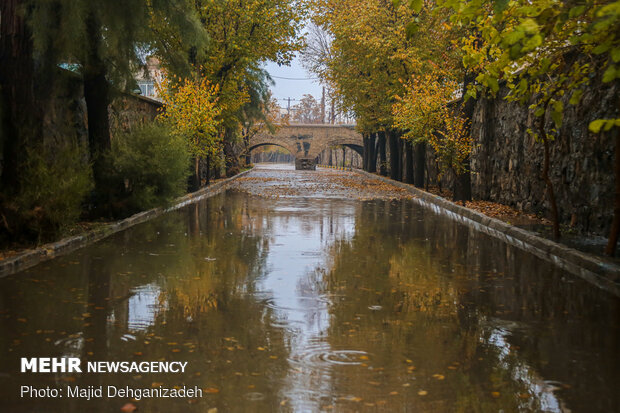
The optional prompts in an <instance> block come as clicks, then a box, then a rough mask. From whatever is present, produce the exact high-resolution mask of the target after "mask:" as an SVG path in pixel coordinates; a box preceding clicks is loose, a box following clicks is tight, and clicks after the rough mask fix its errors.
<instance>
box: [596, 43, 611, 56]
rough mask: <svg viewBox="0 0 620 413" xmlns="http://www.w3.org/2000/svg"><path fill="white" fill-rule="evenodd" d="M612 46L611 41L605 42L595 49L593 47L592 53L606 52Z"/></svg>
mask: <svg viewBox="0 0 620 413" xmlns="http://www.w3.org/2000/svg"><path fill="white" fill-rule="evenodd" d="M610 46H611V44H610V42H605V43H602V44H599V45H598V46H596V47H595V48H594V49H592V53H594V54H601V53H605V52H606V51H608V50H609V48H610Z"/></svg>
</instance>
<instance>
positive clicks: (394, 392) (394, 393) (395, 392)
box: [390, 391, 398, 396]
mask: <svg viewBox="0 0 620 413" xmlns="http://www.w3.org/2000/svg"><path fill="white" fill-rule="evenodd" d="M397 394H398V392H397V391H391V392H390V396H396V395H397Z"/></svg>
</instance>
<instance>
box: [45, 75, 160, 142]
mask: <svg viewBox="0 0 620 413" xmlns="http://www.w3.org/2000/svg"><path fill="white" fill-rule="evenodd" d="M54 88H55V93H54V98H53V99H52V101H51V102H50V103H49V105H48V106H47V110H46V111H45V118H44V125H45V128H44V136H43V138H44V142H45V143H46V144H47V145H50V146H52V147H54V146H55V145H57V144H59V143H61V142H63V141H66V140H71V141H77V142H80V143H82V144H83V145H85V146H87V145H88V117H87V113H88V112H87V108H86V102H85V100H84V89H83V85H82V81H81V78H80V77H79V76H77V75H75V74H72V73H70V72H63V73H62V74H61V76H59V77H58V79H57V80H56V83H55V84H54ZM161 106H162V104H161V103H160V102H158V101H156V100H153V99H150V98H146V97H142V96H138V95H133V94H129V93H117V94H116V96H114V98H113V99H112V103H111V104H110V106H109V108H108V111H109V118H110V132H111V134H112V136H114V134H115V133H118V132H127V131H129V130H130V129H131V128H132V127H133V126H136V125H140V124H143V123H145V122H150V121H152V120H153V119H155V116H157V114H158V113H159V109H160V108H161Z"/></svg>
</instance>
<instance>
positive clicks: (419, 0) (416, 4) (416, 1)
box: [409, 0, 424, 13]
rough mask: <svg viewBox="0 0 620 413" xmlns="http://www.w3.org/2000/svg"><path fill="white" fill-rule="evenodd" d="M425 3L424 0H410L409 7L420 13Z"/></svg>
mask: <svg viewBox="0 0 620 413" xmlns="http://www.w3.org/2000/svg"><path fill="white" fill-rule="evenodd" d="M423 5H424V1H423V0H409V8H410V9H412V10H413V11H415V12H416V13H419V12H420V11H421V10H422V6H423Z"/></svg>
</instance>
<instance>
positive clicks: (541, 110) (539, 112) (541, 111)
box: [534, 108, 545, 118]
mask: <svg viewBox="0 0 620 413" xmlns="http://www.w3.org/2000/svg"><path fill="white" fill-rule="evenodd" d="M544 114H545V108H538V109H536V111H535V112H534V116H536V117H537V118H539V117H541V116H542V115H544Z"/></svg>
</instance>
